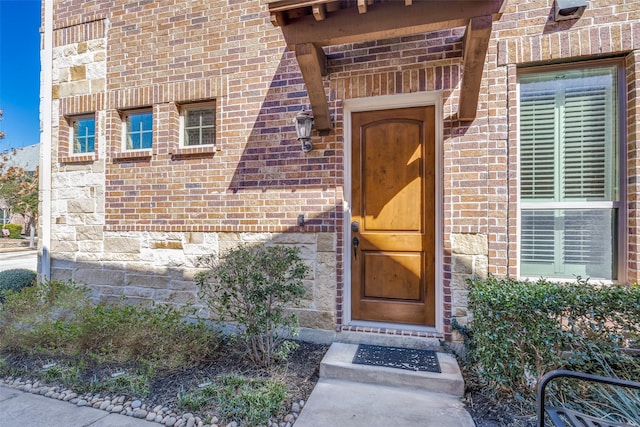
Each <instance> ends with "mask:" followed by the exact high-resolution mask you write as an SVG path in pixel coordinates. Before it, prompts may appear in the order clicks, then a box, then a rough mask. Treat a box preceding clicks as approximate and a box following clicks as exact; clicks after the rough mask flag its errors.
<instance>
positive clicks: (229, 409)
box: [212, 375, 287, 426]
mask: <svg viewBox="0 0 640 427" xmlns="http://www.w3.org/2000/svg"><path fill="white" fill-rule="evenodd" d="M212 388H213V391H214V396H215V399H216V401H217V409H218V410H219V411H220V413H221V415H222V416H223V417H225V418H227V419H229V420H237V421H240V422H242V424H243V425H249V426H258V425H263V426H264V425H267V424H268V423H269V418H271V415H272V414H275V413H277V412H278V410H280V409H281V408H282V402H284V399H285V397H286V394H287V389H286V387H285V385H284V384H282V383H279V382H276V381H270V380H263V379H250V378H246V377H243V376H239V375H226V376H222V377H220V378H218V384H216V385H215V386H212Z"/></svg>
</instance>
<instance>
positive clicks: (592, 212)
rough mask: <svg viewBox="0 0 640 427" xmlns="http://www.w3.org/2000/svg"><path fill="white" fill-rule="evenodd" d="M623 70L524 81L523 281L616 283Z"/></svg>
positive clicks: (560, 73)
mask: <svg viewBox="0 0 640 427" xmlns="http://www.w3.org/2000/svg"><path fill="white" fill-rule="evenodd" d="M618 72H619V70H618V67H617V66H616V65H602V66H592V67H589V68H573V69H567V68H562V69H556V70H553V71H543V72H535V73H523V74H522V75H521V76H520V79H519V83H520V85H519V89H520V202H521V203H520V208H521V211H520V220H521V223H520V228H521V235H520V248H521V249H520V270H521V275H523V276H544V277H560V278H572V277H575V276H582V277H591V278H598V279H609V280H614V279H616V278H617V272H618V267H617V257H618V234H619V233H618V227H619V225H620V221H619V219H618V217H619V214H620V185H619V182H620V177H619V170H618V169H619V167H618V165H619V163H620V162H619V152H618V151H619V149H618V147H619V129H618V127H619V126H618V123H619V114H620V106H619V102H620V100H619V96H618Z"/></svg>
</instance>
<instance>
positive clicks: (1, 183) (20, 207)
mask: <svg viewBox="0 0 640 427" xmlns="http://www.w3.org/2000/svg"><path fill="white" fill-rule="evenodd" d="M0 199H3V200H4V202H5V204H6V206H7V208H8V209H9V211H10V212H12V213H20V214H22V216H23V217H24V218H25V225H26V226H28V227H29V230H30V235H31V244H30V247H32V248H33V247H34V246H35V242H34V231H35V225H36V221H37V219H38V169H37V168H36V170H35V172H27V171H25V170H24V169H22V168H20V167H16V166H11V167H9V168H7V170H5V171H4V172H3V173H2V174H0Z"/></svg>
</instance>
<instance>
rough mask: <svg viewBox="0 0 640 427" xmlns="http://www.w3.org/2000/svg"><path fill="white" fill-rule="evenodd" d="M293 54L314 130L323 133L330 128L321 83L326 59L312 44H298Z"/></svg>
mask: <svg viewBox="0 0 640 427" xmlns="http://www.w3.org/2000/svg"><path fill="white" fill-rule="evenodd" d="M295 52H296V58H297V59H298V64H299V65H300V71H301V72H302V78H303V80H304V84H305V85H306V86H307V95H308V96H309V102H310V103H311V109H312V110H313V119H314V124H315V127H316V130H318V131H320V132H321V133H324V132H325V131H329V130H330V129H331V126H332V124H331V116H330V114H329V104H328V102H327V96H326V94H325V92H324V84H323V82H322V76H326V75H327V57H326V56H325V53H324V51H323V50H322V48H321V47H320V46H316V45H314V44H313V43H302V44H298V45H296V51H295Z"/></svg>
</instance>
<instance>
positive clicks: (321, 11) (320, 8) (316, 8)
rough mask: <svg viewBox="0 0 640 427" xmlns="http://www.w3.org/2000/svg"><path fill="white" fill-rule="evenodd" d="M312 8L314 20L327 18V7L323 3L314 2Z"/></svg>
mask: <svg viewBox="0 0 640 427" xmlns="http://www.w3.org/2000/svg"><path fill="white" fill-rule="evenodd" d="M312 10H313V17H314V18H316V21H324V20H325V19H326V18H327V8H326V6H325V5H324V4H314V5H313V8H312Z"/></svg>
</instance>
